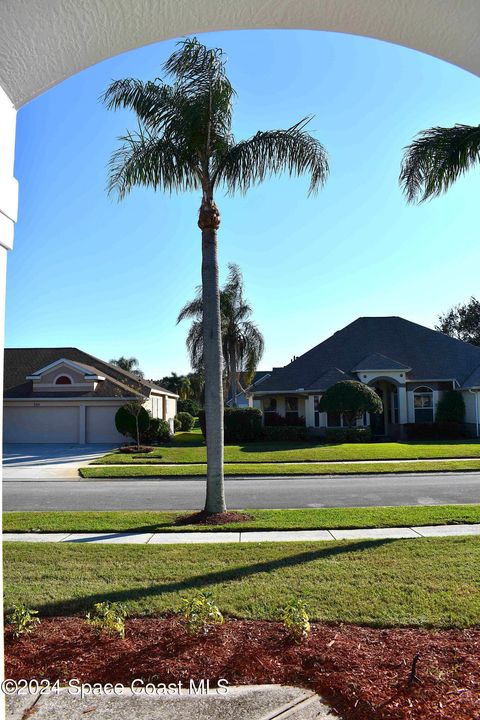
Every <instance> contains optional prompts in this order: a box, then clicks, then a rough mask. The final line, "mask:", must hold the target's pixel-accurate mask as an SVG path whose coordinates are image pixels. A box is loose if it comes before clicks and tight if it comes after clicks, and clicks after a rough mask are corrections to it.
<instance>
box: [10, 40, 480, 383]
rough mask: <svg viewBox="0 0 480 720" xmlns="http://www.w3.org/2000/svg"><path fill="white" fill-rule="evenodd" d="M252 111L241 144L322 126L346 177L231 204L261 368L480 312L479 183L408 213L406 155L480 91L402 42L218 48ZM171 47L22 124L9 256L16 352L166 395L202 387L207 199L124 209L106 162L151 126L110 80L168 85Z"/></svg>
mask: <svg viewBox="0 0 480 720" xmlns="http://www.w3.org/2000/svg"><path fill="white" fill-rule="evenodd" d="M201 37H202V40H203V41H204V42H205V43H206V44H208V45H213V46H220V47H222V48H223V49H224V50H225V51H226V53H227V56H228V72H229V75H230V78H231V80H232V83H233V85H234V87H235V89H236V91H237V93H238V97H237V99H236V104H235V116H234V132H235V134H236V136H237V138H239V139H240V138H245V137H249V136H250V135H252V134H254V133H255V132H256V131H257V130H260V129H265V130H266V129H273V128H282V127H283V128H285V127H289V126H290V125H292V124H293V123H295V122H296V121H297V120H299V119H300V118H302V117H303V116H305V115H309V114H313V115H315V117H314V119H313V120H312V122H311V125H310V128H311V131H312V132H314V133H315V136H316V137H317V138H318V139H320V140H321V141H322V142H323V144H324V145H325V146H326V148H327V150H328V153H329V158H330V164H331V175H330V178H329V181H328V183H327V185H326V187H325V189H324V190H323V191H322V192H320V194H319V195H317V196H316V197H310V198H308V197H307V187H308V181H307V180H306V179H305V178H301V179H295V178H294V179H290V178H288V177H287V176H285V177H280V178H274V179H272V180H270V181H268V182H265V183H264V184H263V185H259V186H257V187H256V188H254V189H253V190H251V191H250V192H249V193H248V194H247V195H246V196H244V197H242V196H240V195H238V196H236V197H233V198H231V197H227V196H225V195H224V193H223V191H221V192H219V193H218V194H217V204H218V205H219V208H220V210H221V213H222V226H221V229H220V234H219V262H220V268H221V278H222V279H223V278H224V277H225V274H226V266H227V263H228V262H236V263H238V264H239V265H240V267H241V268H242V270H243V273H244V278H245V283H246V290H247V297H248V299H249V300H250V302H251V304H252V305H253V308H254V319H255V321H256V322H257V323H258V325H259V327H260V329H261V330H262V332H263V333H264V335H265V341H266V352H265V356H264V359H263V360H262V363H261V366H262V367H265V368H269V367H272V366H280V365H284V364H285V363H287V362H289V360H290V359H291V357H292V356H293V355H300V354H301V353H302V352H304V351H306V350H308V349H309V348H310V347H312V346H314V345H315V344H317V343H318V342H320V341H321V340H323V339H324V338H326V337H327V336H328V335H330V334H331V333H332V332H334V331H335V330H337V329H340V328H341V327H343V326H344V325H346V324H348V323H349V322H351V321H352V320H354V319H355V318H357V317H359V316H361V315H401V316H403V317H405V318H408V319H410V320H414V321H416V322H419V323H422V324H425V325H428V326H430V327H432V326H433V325H434V324H435V321H436V317H437V315H438V314H439V313H440V312H443V311H445V310H446V309H448V307H449V306H450V305H452V304H454V303H457V302H460V301H464V300H467V299H468V298H469V297H470V295H472V294H475V295H477V297H478V294H479V290H480V288H479V271H478V268H479V242H478V241H479V231H478V209H477V208H478V197H479V195H480V193H479V191H480V176H479V174H478V173H475V172H471V173H470V174H469V175H467V176H465V177H464V178H462V179H461V180H460V181H459V182H458V183H457V184H456V185H455V186H454V187H453V188H452V189H451V190H450V192H449V193H448V194H447V195H446V196H444V197H442V198H440V199H436V200H433V201H431V202H430V203H428V204H426V205H422V206H408V205H406V203H405V201H404V199H403V197H402V195H401V192H400V190H399V187H398V182H397V178H398V171H399V166H400V160H401V156H402V148H403V147H404V146H405V145H406V144H407V143H408V142H409V141H410V140H411V138H412V137H413V136H414V135H415V134H416V133H417V132H418V131H419V130H421V129H423V128H427V127H431V126H433V125H444V126H449V125H453V124H454V123H455V122H461V123H468V124H470V123H471V124H478V122H479V107H480V83H479V81H478V78H476V77H474V76H473V75H471V74H469V73H467V72H465V71H464V70H461V69H459V68H456V67H454V66H452V65H449V64H447V63H445V62H443V61H441V60H437V59H435V58H432V57H429V56H426V55H422V54H421V53H418V52H416V51H413V50H409V49H406V48H402V47H398V46H394V45H389V44H387V43H384V42H380V41H376V40H371V39H366V38H359V37H353V36H348V35H341V34H336V33H324V32H311V31H282V30H279V31H258V30H257V31H238V32H224V33H209V34H204V35H202V36H201ZM173 47H174V41H168V42H162V43H158V44H156V45H151V46H148V47H146V48H141V49H138V50H135V51H132V52H129V53H125V54H123V55H121V56H118V57H115V58H112V59H110V60H107V61H105V62H103V63H101V64H99V65H96V66H94V67H92V68H89V69H87V70H85V71H84V72H82V73H79V74H78V75H76V76H74V77H72V78H70V79H68V80H66V81H65V82H63V83H62V84H60V85H58V86H56V87H55V88H53V89H51V90H49V91H48V92H46V93H44V94H43V95H42V96H40V97H38V98H36V99H35V100H33V101H32V102H30V103H29V104H28V105H26V106H25V107H24V108H22V109H21V110H20V111H19V113H18V130H17V152H16V176H17V178H18V180H19V182H20V214H19V221H18V223H17V227H16V237H15V246H14V250H13V252H12V253H11V254H10V256H9V267H8V278H7V318H6V321H7V322H6V344H7V346H9V347H15V346H55V345H58V346H61V345H63V346H66V345H74V346H77V347H80V348H82V349H84V350H86V351H87V352H91V353H92V354H94V355H97V356H99V357H102V358H104V359H107V360H108V359H109V358H112V357H116V356H118V355H120V354H123V355H135V356H136V357H138V358H139V360H140V364H141V366H142V368H143V369H144V370H145V372H146V374H147V376H148V377H152V378H159V377H161V376H163V375H165V374H168V373H170V371H172V370H175V371H176V372H184V371H187V370H188V369H189V363H188V357H187V354H186V350H185V342H184V341H185V336H186V333H187V330H188V326H187V323H183V324H181V325H180V326H176V324H175V320H176V316H177V313H178V311H179V309H180V308H181V306H182V305H183V304H184V303H185V302H186V301H187V300H189V299H190V298H191V297H192V295H193V293H194V289H195V287H196V286H197V285H198V283H199V281H200V233H199V230H198V228H197V225H196V220H197V211H198V206H199V197H198V196H197V195H196V194H183V195H178V196H175V195H173V196H169V195H164V194H160V193H154V192H153V191H151V190H146V189H138V190H135V191H134V192H133V193H132V194H131V195H130V196H129V197H127V198H126V200H124V201H123V202H122V203H117V202H116V200H114V199H112V198H109V197H107V195H106V192H105V184H106V164H107V162H108V159H109V156H110V153H111V151H112V150H113V149H115V147H116V145H117V143H116V137H117V136H118V135H120V134H121V133H122V132H123V131H124V130H125V129H126V128H128V127H130V128H134V127H135V121H134V119H133V116H132V115H131V114H130V113H128V112H117V113H113V112H108V111H107V110H106V109H105V108H104V107H103V106H102V105H101V104H100V103H99V102H98V98H99V96H100V95H101V93H102V92H103V91H104V90H105V88H106V87H107V85H108V84H109V83H110V81H111V80H112V79H117V78H120V77H127V76H132V77H140V78H143V79H149V78H154V77H157V76H158V75H160V74H161V64H162V63H163V61H164V60H165V59H166V58H167V57H168V55H169V54H170V53H171V51H172V49H173Z"/></svg>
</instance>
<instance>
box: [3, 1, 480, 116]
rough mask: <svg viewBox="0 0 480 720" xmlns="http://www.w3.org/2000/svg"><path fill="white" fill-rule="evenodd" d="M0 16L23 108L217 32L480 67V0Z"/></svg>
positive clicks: (155, 4)
mask: <svg viewBox="0 0 480 720" xmlns="http://www.w3.org/2000/svg"><path fill="white" fill-rule="evenodd" d="M0 16H1V22H0V86H1V87H2V88H3V90H4V91H5V92H6V94H7V95H8V97H9V98H10V99H11V100H12V102H13V104H14V105H15V107H17V108H18V107H20V106H21V105H23V104H24V103H25V102H28V100H31V99H32V98H33V97H35V96H36V95H38V94H39V93H41V92H43V91H44V90H47V89H48V88H49V87H51V86H52V85H55V84H56V83H58V82H60V81H61V80H64V79H65V78H67V77H69V76H71V75H73V74H75V73H76V72H78V71H80V70H82V69H84V68H85V67H88V66H89V65H93V64H95V63H97V62H99V61H101V60H104V59H105V58H108V57H112V56H113V55H116V54H118V53H121V52H124V51H126V50H130V49H133V48H136V47H140V46H142V45H147V44H149V43H153V42H157V41H159V40H164V39H166V38H172V37H177V36H180V35H185V34H190V33H201V32H206V31H212V30H231V29H247V28H303V29H312V30H330V31H335V32H342V33H350V34H353V35H363V36H367V37H372V38H378V39H380V40H386V41H388V42H392V43H396V44H399V45H404V46H407V47H410V48H414V49H416V50H420V51H422V52H425V53H428V54H430V55H433V56H436V57H439V58H442V59H444V60H447V61H448V62H451V63H454V64H456V65H459V66H460V67H463V68H465V69H466V70H469V71H471V72H472V73H476V74H480V51H479V48H480V43H479V36H480V32H479V31H480V3H479V2H478V0H442V1H441V2H439V0H301V2H298V0H242V2H238V0H82V2H78V0H15V1H14V2H7V3H2V8H1V11H0Z"/></svg>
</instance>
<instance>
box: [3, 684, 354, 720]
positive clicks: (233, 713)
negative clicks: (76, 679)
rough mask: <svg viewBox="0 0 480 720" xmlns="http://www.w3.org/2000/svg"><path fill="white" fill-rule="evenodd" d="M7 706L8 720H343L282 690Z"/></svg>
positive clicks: (308, 697) (56, 699)
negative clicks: (30, 719) (86, 719)
mask: <svg viewBox="0 0 480 720" xmlns="http://www.w3.org/2000/svg"><path fill="white" fill-rule="evenodd" d="M6 705H7V707H6V718H7V720H24V719H25V718H26V717H32V718H35V720H67V718H68V720H83V719H84V718H89V720H131V718H135V720H274V719H275V720H287V718H288V720H341V718H339V716H338V715H337V714H335V715H334V714H333V713H331V712H330V711H329V708H328V707H327V706H326V705H325V704H324V703H323V702H322V699H321V698H320V697H319V696H318V695H316V694H315V693H313V692H311V691H309V690H304V689H303V688H295V687H288V686H282V685H246V686H244V687H241V686H239V687H229V688H228V692H227V693H226V694H225V695H220V694H218V693H217V692H216V691H215V690H212V691H211V692H210V693H209V694H208V695H195V694H192V693H189V692H188V691H186V692H185V691H182V692H180V693H179V694H176V695H170V696H165V695H153V696H152V695H146V694H144V693H142V694H141V695H134V694H132V692H131V691H130V690H129V689H127V688H125V689H124V690H123V692H122V694H121V695H105V694H103V695H95V696H89V697H85V698H83V699H82V698H80V697H77V696H74V695H72V694H69V692H68V691H67V690H61V691H60V693H59V694H50V695H41V696H40V695H37V696H34V695H21V696H8V697H7V698H6Z"/></svg>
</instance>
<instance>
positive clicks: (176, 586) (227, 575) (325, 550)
mask: <svg viewBox="0 0 480 720" xmlns="http://www.w3.org/2000/svg"><path fill="white" fill-rule="evenodd" d="M394 542H397V541H396V540H392V539H384V540H365V541H356V542H343V543H342V544H341V545H335V546H333V547H332V546H331V545H330V546H329V547H322V548H320V549H318V550H309V551H306V552H301V553H299V554H298V555H292V556H290V557H282V558H279V559H278V560H272V561H269V562H260V563H256V564H255V565H245V566H244V567H235V568H232V569H230V570H217V571H216V572H212V573H208V574H205V575H195V576H193V577H191V578H187V579H185V580H178V581H174V582H168V583H164V584H161V583H159V584H157V585H150V586H149V587H140V588H131V589H128V590H111V591H105V592H98V593H95V594H92V595H87V596H85V597H82V598H72V599H70V600H62V601H57V602H51V603H46V604H45V605H41V606H38V608H37V609H38V610H39V612H40V614H41V615H44V616H52V615H74V614H76V613H79V612H80V611H84V610H89V609H91V607H92V605H93V604H94V603H99V602H106V601H107V600H109V601H110V602H121V603H128V602H129V601H138V600H142V599H143V598H148V597H155V596H158V595H163V594H165V593H176V592H187V591H189V590H201V589H205V588H208V587H209V586H211V585H216V584H219V583H222V584H223V583H227V582H235V581H237V582H238V581H241V580H244V579H245V578H248V577H251V576H252V575H256V574H257V573H265V572H272V571H274V570H278V569H281V568H288V567H296V566H298V565H303V564H305V563H309V562H313V561H315V560H321V559H328V558H335V557H336V556H338V555H344V554H346V553H351V552H355V553H358V552H363V551H365V550H375V549H377V548H379V547H382V546H383V545H389V544H391V543H394ZM157 547H159V548H160V547H161V546H157ZM159 559H161V558H159ZM159 567H160V568H161V565H160V566H159ZM117 568H118V569H119V571H120V572H121V562H118V564H117ZM160 572H161V570H160Z"/></svg>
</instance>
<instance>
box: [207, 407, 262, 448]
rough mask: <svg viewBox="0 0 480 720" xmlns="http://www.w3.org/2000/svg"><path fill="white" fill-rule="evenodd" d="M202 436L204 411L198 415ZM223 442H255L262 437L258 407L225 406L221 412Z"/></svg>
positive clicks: (231, 443)
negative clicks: (222, 412)
mask: <svg viewBox="0 0 480 720" xmlns="http://www.w3.org/2000/svg"><path fill="white" fill-rule="evenodd" d="M199 420H200V427H201V430H202V433H203V437H204V438H205V437H206V431H205V411H204V410H202V411H201V412H200V415H199ZM223 423H224V433H225V443H226V444H230V445H235V444H237V443H241V442H255V441H256V440H261V438H262V434H263V433H262V431H263V428H262V413H261V411H260V410H259V409H258V408H251V407H248V408H225V410H224V414H223Z"/></svg>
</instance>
